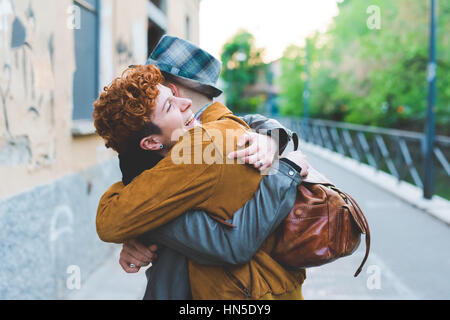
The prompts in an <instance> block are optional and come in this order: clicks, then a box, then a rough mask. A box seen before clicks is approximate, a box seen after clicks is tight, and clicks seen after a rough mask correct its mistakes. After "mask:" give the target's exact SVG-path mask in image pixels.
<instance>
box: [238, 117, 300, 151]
mask: <svg viewBox="0 0 450 320" xmlns="http://www.w3.org/2000/svg"><path fill="white" fill-rule="evenodd" d="M241 119H242V120H244V121H245V122H246V123H247V124H248V126H249V127H250V128H251V129H253V130H254V131H256V132H258V133H261V134H270V135H271V136H272V137H273V138H275V140H277V141H278V142H279V143H278V145H279V148H278V149H279V150H280V152H279V153H280V155H281V154H282V153H283V151H284V150H285V149H286V146H287V145H288V143H289V142H290V141H291V140H292V139H293V134H294V132H292V131H291V130H289V129H288V128H286V127H284V126H283V125H282V124H281V123H280V122H278V121H277V120H275V119H270V118H267V117H265V116H263V115H260V114H249V115H246V116H243V117H241Z"/></svg>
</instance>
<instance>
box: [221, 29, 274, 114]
mask: <svg viewBox="0 0 450 320" xmlns="http://www.w3.org/2000/svg"><path fill="white" fill-rule="evenodd" d="M262 55H263V50H262V49H258V48H256V46H255V39H254V37H253V35H251V34H250V33H248V32H246V31H239V32H238V33H237V34H236V35H235V36H234V37H233V38H232V39H231V40H230V41H229V42H227V43H226V44H225V45H224V46H223V49H222V56H221V60H222V65H223V69H222V74H221V77H222V79H223V80H224V82H225V85H226V87H225V90H224V91H225V95H226V98H227V105H228V107H230V108H231V109H232V110H233V111H234V112H236V113H251V112H255V111H256V110H257V108H258V107H259V106H260V105H261V103H262V101H261V99H260V98H258V97H247V96H246V95H245V89H246V88H247V87H248V86H250V85H252V84H255V83H256V81H257V78H258V74H259V73H260V72H265V69H266V66H265V65H264V64H263V62H262Z"/></svg>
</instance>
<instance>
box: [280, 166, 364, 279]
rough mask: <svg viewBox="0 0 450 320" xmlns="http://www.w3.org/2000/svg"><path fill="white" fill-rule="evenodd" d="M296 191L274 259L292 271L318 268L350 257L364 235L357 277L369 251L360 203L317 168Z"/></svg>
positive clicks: (282, 226) (311, 170) (282, 228)
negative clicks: (363, 245) (364, 241)
mask: <svg viewBox="0 0 450 320" xmlns="http://www.w3.org/2000/svg"><path fill="white" fill-rule="evenodd" d="M297 190H298V191H297V197H296V200H295V204H294V207H293V208H292V210H291V212H290V213H289V215H288V217H287V218H286V219H285V220H284V222H283V224H282V225H281V226H280V227H279V229H278V231H277V240H276V241H277V242H276V245H275V248H274V251H273V252H272V257H273V258H274V259H275V260H277V261H278V262H279V263H281V264H282V265H284V266H286V267H290V268H308V267H316V266H320V265H323V264H326V263H330V262H332V261H334V260H336V259H338V258H341V257H345V256H348V255H351V254H352V253H353V252H355V250H356V249H357V248H358V246H359V244H360V241H361V234H365V235H366V254H365V256H364V259H363V261H362V263H361V265H360V267H359V268H358V270H357V271H356V273H355V277H357V276H358V275H359V273H360V272H361V270H362V268H363V266H364V264H365V262H366V261H367V258H368V256H369V250H370V230H369V224H368V223H367V220H366V217H365V216H364V214H363V212H362V211H361V208H360V207H359V205H358V203H356V201H355V200H354V199H353V198H352V197H351V196H350V195H348V194H346V193H345V192H343V191H341V190H339V189H338V188H337V187H336V186H335V185H334V184H333V183H331V182H330V181H329V180H328V179H326V178H325V177H324V176H323V175H321V174H320V173H319V172H318V171H317V170H315V169H314V168H310V170H309V174H308V177H307V178H306V179H304V180H303V181H302V183H301V184H300V185H299V186H298V189H297Z"/></svg>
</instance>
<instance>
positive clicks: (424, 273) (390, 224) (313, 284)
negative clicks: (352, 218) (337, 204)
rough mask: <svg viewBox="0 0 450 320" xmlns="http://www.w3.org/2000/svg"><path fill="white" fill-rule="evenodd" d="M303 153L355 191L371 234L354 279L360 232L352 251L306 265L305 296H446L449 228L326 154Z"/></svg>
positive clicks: (449, 292) (339, 183) (449, 288)
mask: <svg viewBox="0 0 450 320" xmlns="http://www.w3.org/2000/svg"><path fill="white" fill-rule="evenodd" d="M305 153H306V154H307V156H308V160H309V162H310V163H311V164H313V165H314V167H315V168H316V169H318V170H319V171H321V172H322V173H324V174H325V175H326V176H327V177H328V178H330V179H331V180H332V181H333V182H334V183H335V184H336V185H337V186H338V187H341V188H342V189H343V190H345V191H346V192H348V193H350V194H351V195H353V196H354V198H355V199H356V200H357V201H358V203H359V204H360V206H361V208H362V209H363V211H364V213H365V214H366V217H367V219H368V221H369V225H370V229H371V233H372V237H371V239H372V245H371V253H370V256H369V259H368V261H367V263H366V266H365V267H364V269H363V271H362V272H361V274H360V275H359V276H358V278H354V277H353V274H354V272H355V271H356V269H357V268H358V266H359V264H360V262H361V260H362V257H363V255H364V250H365V243H364V237H363V238H362V241H361V245H360V247H359V249H358V251H357V252H356V253H355V254H354V255H352V256H350V257H346V258H343V259H340V260H337V261H335V262H333V263H331V264H329V265H325V266H322V267H318V268H311V269H308V271H307V280H306V281H305V285H304V296H305V298H306V299H352V300H353V299H450V278H449V277H448V271H449V270H450V250H449V249H448V244H449V243H450V227H449V226H448V225H447V224H446V223H445V222H442V221H440V220H438V219H436V218H435V217H433V216H431V215H429V214H428V213H425V212H424V211H423V210H420V209H418V208H416V207H414V206H413V205H411V204H410V203H408V202H406V201H404V200H402V199H400V198H398V197H397V196H395V195H393V194H392V193H390V192H389V191H387V190H386V189H383V188H380V187H379V186H377V185H375V184H372V183H369V182H368V181H367V180H366V179H365V178H362V177H360V176H358V175H356V174H354V173H353V172H351V171H350V170H348V169H344V168H343V167H341V166H338V165H337V164H335V163H334V162H332V161H330V159H324V158H322V157H318V156H316V155H315V154H313V153H309V152H305ZM353 170H357V168H356V167H355V168H354V169H353ZM353 170H352V171H353ZM373 174H374V176H373V179H377V174H376V173H375V172H374V173H373ZM377 275H379V277H378V278H379V280H380V281H379V282H377V281H376V280H377V279H376V278H377ZM378 284H379V286H378Z"/></svg>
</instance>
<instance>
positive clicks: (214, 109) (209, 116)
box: [200, 102, 233, 123]
mask: <svg viewBox="0 0 450 320" xmlns="http://www.w3.org/2000/svg"><path fill="white" fill-rule="evenodd" d="M230 114H233V113H232V112H231V110H230V109H228V108H227V107H225V106H224V105H223V104H221V103H220V102H214V103H213V104H212V105H210V106H209V107H208V108H206V110H205V111H203V113H202V115H201V116H200V121H201V122H202V123H207V122H212V121H217V120H219V119H221V118H223V117H224V116H226V115H230Z"/></svg>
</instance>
